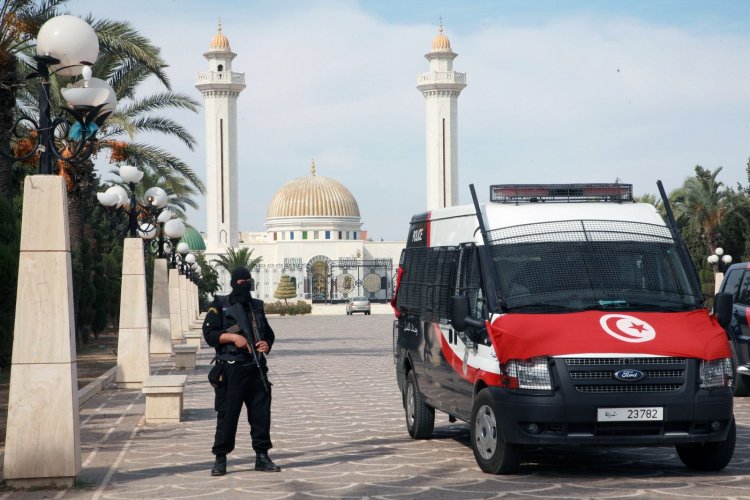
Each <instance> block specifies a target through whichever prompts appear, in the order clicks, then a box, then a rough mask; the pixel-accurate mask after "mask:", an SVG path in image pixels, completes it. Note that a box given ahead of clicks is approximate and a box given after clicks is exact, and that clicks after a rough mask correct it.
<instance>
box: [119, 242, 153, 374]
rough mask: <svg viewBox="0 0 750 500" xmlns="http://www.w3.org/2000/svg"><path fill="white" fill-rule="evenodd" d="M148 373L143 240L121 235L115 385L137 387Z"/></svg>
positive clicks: (146, 304) (146, 305)
mask: <svg viewBox="0 0 750 500" xmlns="http://www.w3.org/2000/svg"><path fill="white" fill-rule="evenodd" d="M149 375H150V366H149V353H148V303H147V299H146V272H145V262H144V258H143V240H142V239H141V238H125V244H124V245H123V252H122V287H121V289H120V330H119V332H118V334H117V375H116V378H115V380H116V381H117V388H118V389H140V388H141V386H142V385H143V382H144V381H145V380H146V379H147V378H148V377H149Z"/></svg>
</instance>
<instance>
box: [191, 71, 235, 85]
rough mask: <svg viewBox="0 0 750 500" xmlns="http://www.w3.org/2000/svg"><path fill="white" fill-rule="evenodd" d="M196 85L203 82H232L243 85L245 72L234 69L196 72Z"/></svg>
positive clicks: (203, 83)
mask: <svg viewBox="0 0 750 500" xmlns="http://www.w3.org/2000/svg"><path fill="white" fill-rule="evenodd" d="M195 84H196V85H205V84H234V85H242V86H243V87H244V86H245V73H235V72H234V71H205V72H203V73H198V79H197V80H196V82H195Z"/></svg>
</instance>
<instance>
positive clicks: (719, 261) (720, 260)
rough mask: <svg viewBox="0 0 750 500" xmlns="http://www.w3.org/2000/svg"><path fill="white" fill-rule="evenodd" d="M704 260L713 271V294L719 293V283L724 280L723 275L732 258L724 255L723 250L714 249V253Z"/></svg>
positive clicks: (719, 248)
mask: <svg viewBox="0 0 750 500" xmlns="http://www.w3.org/2000/svg"><path fill="white" fill-rule="evenodd" d="M706 260H707V261H708V263H709V264H711V267H713V270H714V293H719V288H721V282H722V281H723V279H724V273H725V272H726V270H727V268H728V267H729V266H730V264H731V263H732V256H731V255H729V254H725V253H724V249H723V248H721V247H716V250H714V253H713V254H712V255H709V256H708V257H707V258H706Z"/></svg>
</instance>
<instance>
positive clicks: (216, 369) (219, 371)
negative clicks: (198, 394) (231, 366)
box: [208, 358, 224, 389]
mask: <svg viewBox="0 0 750 500" xmlns="http://www.w3.org/2000/svg"><path fill="white" fill-rule="evenodd" d="M214 359H215V358H214ZM215 361H216V363H214V365H213V366H212V367H211V369H210V370H209V371H208V383H209V384H211V385H212V386H213V388H214V389H216V388H218V387H219V386H220V385H221V384H223V383H224V363H222V362H221V361H219V360H216V359H215Z"/></svg>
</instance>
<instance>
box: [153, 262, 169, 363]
mask: <svg viewBox="0 0 750 500" xmlns="http://www.w3.org/2000/svg"><path fill="white" fill-rule="evenodd" d="M169 299H170V297H169V277H168V274H167V259H154V289H153V291H152V294H151V343H150V344H149V345H150V349H149V350H150V351H151V354H172V334H171V326H170V300H169Z"/></svg>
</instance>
